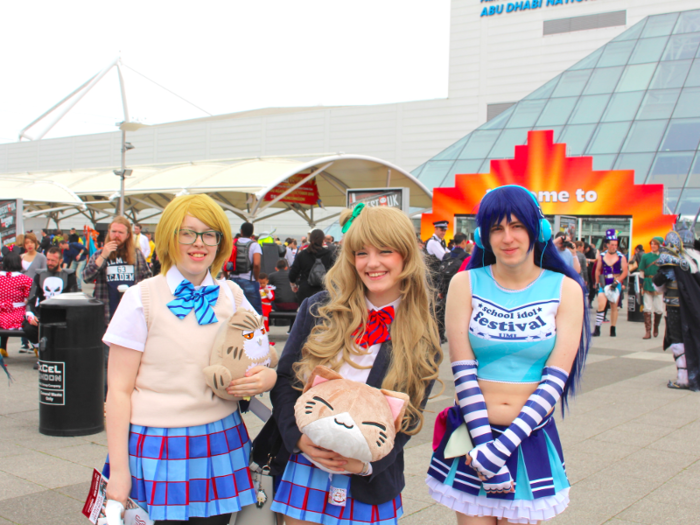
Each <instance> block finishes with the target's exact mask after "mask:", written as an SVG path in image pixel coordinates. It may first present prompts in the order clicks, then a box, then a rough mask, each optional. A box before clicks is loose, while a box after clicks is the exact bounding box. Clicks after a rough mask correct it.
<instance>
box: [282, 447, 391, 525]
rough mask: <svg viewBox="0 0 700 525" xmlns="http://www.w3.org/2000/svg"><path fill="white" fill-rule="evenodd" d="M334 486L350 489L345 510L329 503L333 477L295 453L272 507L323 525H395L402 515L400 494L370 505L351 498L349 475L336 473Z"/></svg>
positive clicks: (286, 469) (296, 517)
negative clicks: (367, 524) (383, 501)
mask: <svg viewBox="0 0 700 525" xmlns="http://www.w3.org/2000/svg"><path fill="white" fill-rule="evenodd" d="M332 484H333V486H334V487H338V488H345V489H346V490H347V500H346V503H345V506H344V507H340V506H337V505H332V504H330V503H328V493H329V489H330V487H331V475H330V474H328V472H324V471H323V470H321V469H319V468H316V467H315V466H314V465H313V464H312V463H311V462H310V461H309V460H308V459H306V458H305V457H304V456H302V455H301V454H292V455H291V456H290V457H289V462H288V463H287V467H286V468H285V469H284V474H282V480H281V481H280V483H279V486H278V488H277V491H276V492H275V498H274V501H273V503H272V507H271V508H272V510H273V511H275V512H279V513H281V514H284V515H285V516H290V517H292V518H295V519H298V520H304V521H311V522H313V523H322V524H323V525H360V524H363V523H373V524H377V525H396V524H397V523H398V519H399V518H400V517H401V516H402V515H403V508H402V504H401V495H400V494H399V495H398V496H396V497H395V498H394V499H392V500H391V501H387V502H386V503H382V504H381V505H370V504H368V503H362V502H361V501H357V500H356V499H353V498H352V493H351V492H350V476H344V475H342V474H333V475H332Z"/></svg>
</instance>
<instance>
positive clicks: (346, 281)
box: [294, 207, 442, 435]
mask: <svg viewBox="0 0 700 525" xmlns="http://www.w3.org/2000/svg"><path fill="white" fill-rule="evenodd" d="M350 216H351V211H350V210H345V211H344V212H343V213H342V214H341V216H340V224H341V225H344V224H345V223H346V222H347V220H348V219H349V218H350ZM365 246H375V247H377V248H391V249H392V250H395V251H396V252H397V253H399V254H400V255H401V257H402V258H403V271H402V272H401V274H400V279H401V303H400V304H399V307H398V310H397V312H396V317H395V319H394V321H393V323H392V324H391V328H390V333H391V342H392V354H391V364H390V366H389V370H388V371H387V374H386V377H385V379H384V382H383V384H382V388H384V389H387V390H393V391H396V392H404V393H406V394H408V396H409V398H410V401H411V402H410V405H409V406H408V408H407V410H406V417H405V418H404V420H403V422H402V431H403V432H405V433H407V434H411V435H413V434H416V433H418V432H419V431H420V429H421V427H422V425H423V416H422V414H421V412H420V410H419V407H420V405H421V402H422V400H423V397H424V395H425V389H426V385H427V384H428V382H429V381H431V380H434V379H437V376H438V367H439V365H440V361H442V352H441V351H440V339H439V336H438V331H437V326H436V324H435V321H434V320H433V316H432V315H431V312H433V305H432V292H431V291H430V286H429V284H428V280H427V270H426V266H425V263H424V261H423V256H422V254H421V252H420V250H419V248H418V245H417V243H416V235H415V231H414V228H413V224H412V223H411V221H410V220H409V219H408V217H406V215H404V214H403V213H402V212H401V211H400V210H398V209H394V208H387V207H372V208H370V207H366V208H365V209H364V210H362V213H360V215H358V216H357V218H355V219H354V220H353V222H352V226H351V227H350V229H349V230H348V232H347V233H346V234H345V237H344V238H343V243H342V249H341V251H340V254H339V255H338V258H337V260H336V262H335V264H334V265H333V267H332V268H331V269H330V270H328V273H327V274H326V281H325V287H326V290H328V294H329V301H328V303H327V304H325V305H324V306H322V307H321V308H319V315H320V317H321V319H322V321H321V323H319V324H318V325H316V326H315V327H314V328H313V330H312V331H311V335H310V336H309V338H308V340H307V342H306V344H305V345H304V347H303V349H302V359H301V360H300V361H299V362H298V363H296V364H295V365H294V370H295V373H296V376H297V378H298V380H299V384H300V385H303V384H304V383H305V382H306V379H307V378H308V377H310V375H311V372H312V371H313V369H314V368H315V367H316V366H318V365H322V366H326V367H328V368H330V369H332V370H334V371H336V372H338V371H339V369H340V368H341V366H342V365H343V364H344V363H348V364H349V365H350V366H352V367H354V368H361V367H360V366H358V365H356V364H355V363H354V362H353V361H352V360H351V359H350V356H351V355H362V354H363V353H364V351H363V350H362V349H361V348H359V347H358V346H357V345H356V344H355V341H356V339H357V335H358V334H356V333H355V332H356V330H357V328H358V327H360V326H365V324H366V323H367V318H368V311H367V304H366V302H365V293H366V288H365V285H364V283H363V282H362V280H361V278H360V276H359V275H358V273H357V270H356V268H355V252H357V251H359V250H362V249H363V247H365ZM377 306H380V305H377ZM353 334H354V335H353ZM338 356H342V357H341V358H339V357H338Z"/></svg>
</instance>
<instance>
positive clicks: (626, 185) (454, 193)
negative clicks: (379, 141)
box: [421, 130, 676, 246]
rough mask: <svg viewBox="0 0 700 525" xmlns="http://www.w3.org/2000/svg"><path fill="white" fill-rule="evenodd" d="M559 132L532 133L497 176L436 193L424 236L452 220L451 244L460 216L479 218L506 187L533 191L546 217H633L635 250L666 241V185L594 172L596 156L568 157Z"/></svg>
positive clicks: (459, 180) (496, 168)
mask: <svg viewBox="0 0 700 525" xmlns="http://www.w3.org/2000/svg"><path fill="white" fill-rule="evenodd" d="M553 137H554V132H553V131H551V130H546V131H530V132H528V140H527V144H526V145H524V146H516V147H515V156H514V158H512V159H504V160H493V161H491V171H490V172H489V173H481V174H464V175H456V176H455V187H454V188H435V189H434V190H433V211H432V213H424V214H423V216H422V218H421V233H422V234H423V236H425V235H426V234H427V233H428V232H432V224H433V222H434V221H438V220H447V221H449V223H450V227H449V229H448V231H447V236H446V239H450V238H452V236H453V235H454V226H453V225H454V220H453V218H454V217H455V216H456V215H474V214H476V212H477V210H478V205H479V202H480V201H481V199H482V198H483V196H484V195H486V192H488V191H490V190H492V189H496V188H499V187H500V186H504V185H506V184H518V185H520V186H524V187H525V188H527V189H529V190H530V191H532V192H533V193H534V194H535V196H536V197H537V200H538V201H539V203H540V205H541V206H542V211H543V212H544V214H545V215H564V216H569V217H577V216H604V217H615V216H626V217H630V216H631V217H632V221H633V223H632V228H633V232H632V242H631V245H632V246H636V245H637V244H642V245H644V246H646V245H647V244H648V243H649V240H650V239H651V238H652V237H655V236H657V235H658V236H661V237H663V236H665V235H666V233H667V232H668V231H669V230H671V228H672V226H673V224H675V222H676V216H675V215H664V214H663V204H664V187H663V184H635V183H634V171H633V170H593V157H567V156H566V144H555V143H554V141H553Z"/></svg>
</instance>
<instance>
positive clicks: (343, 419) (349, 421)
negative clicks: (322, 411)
mask: <svg viewBox="0 0 700 525" xmlns="http://www.w3.org/2000/svg"><path fill="white" fill-rule="evenodd" d="M333 421H335V424H336V425H338V426H343V427H345V428H348V429H350V428H353V427H354V426H355V420H354V419H353V418H352V416H351V415H350V413H349V412H343V413H342V414H338V415H337V416H335V415H334V416H333Z"/></svg>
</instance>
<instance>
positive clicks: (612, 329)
mask: <svg viewBox="0 0 700 525" xmlns="http://www.w3.org/2000/svg"><path fill="white" fill-rule="evenodd" d="M610 337H617V334H616V333H615V327H614V326H611V327H610Z"/></svg>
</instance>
